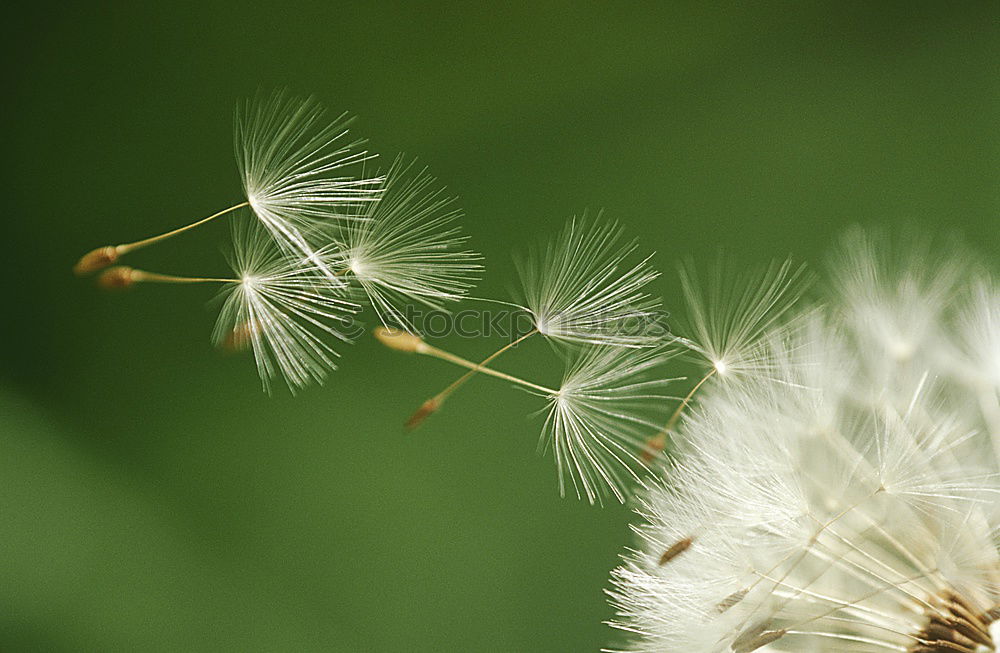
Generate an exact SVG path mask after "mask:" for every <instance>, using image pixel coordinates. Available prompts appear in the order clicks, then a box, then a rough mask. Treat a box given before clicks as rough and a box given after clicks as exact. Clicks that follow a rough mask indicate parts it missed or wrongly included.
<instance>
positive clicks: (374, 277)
mask: <svg viewBox="0 0 1000 653" xmlns="http://www.w3.org/2000/svg"><path fill="white" fill-rule="evenodd" d="M413 166H414V164H413V163H405V162H404V160H403V158H402V157H399V158H397V159H396V160H395V161H394V162H393V164H392V167H391V168H390V169H389V171H388V173H387V174H386V177H385V179H386V182H385V189H384V190H383V192H382V195H381V197H379V199H378V201H376V202H372V203H370V204H368V206H367V209H366V210H365V211H364V213H362V216H361V217H363V218H364V219H362V220H357V221H351V222H348V223H346V224H344V225H343V226H342V227H341V228H340V229H339V230H338V231H337V239H338V241H339V244H338V245H337V246H336V247H333V248H330V250H329V251H327V252H325V253H324V256H323V258H324V260H327V261H329V265H330V267H331V268H333V269H336V270H344V271H346V272H349V274H350V276H351V277H353V278H354V279H356V280H357V282H358V284H359V285H360V286H361V288H362V289H363V290H364V292H365V294H366V295H367V296H368V299H369V301H370V302H371V305H372V307H373V308H374V309H375V312H376V314H377V315H378V319H379V320H380V321H381V323H382V324H383V325H386V326H389V325H394V326H399V327H402V328H405V329H407V330H410V331H414V330H415V327H414V325H413V324H411V322H410V320H409V319H408V316H407V314H406V306H407V304H408V303H409V302H417V303H419V304H423V305H424V306H428V307H430V308H432V309H436V310H444V309H445V307H446V304H447V303H448V302H453V301H456V300H458V299H461V298H462V296H463V295H465V294H466V293H467V292H468V291H469V289H470V288H472V287H473V285H474V283H475V280H476V276H477V275H478V273H479V272H480V271H481V269H482V266H481V265H479V263H478V261H479V260H480V259H481V258H482V257H481V256H480V255H479V254H477V253H475V252H472V251H469V250H466V249H463V248H464V246H465V242H466V240H467V237H466V236H463V235H462V234H461V231H460V229H459V227H458V226H457V225H456V224H455V223H456V221H457V220H458V219H459V218H460V217H461V215H462V212H461V210H459V209H458V208H457V207H456V206H455V202H454V199H453V198H451V197H448V196H447V195H446V194H445V191H444V189H443V188H442V187H441V186H439V185H438V184H437V181H436V180H435V179H434V177H432V176H430V175H429V174H427V171H426V169H417V170H411V169H412V168H413Z"/></svg>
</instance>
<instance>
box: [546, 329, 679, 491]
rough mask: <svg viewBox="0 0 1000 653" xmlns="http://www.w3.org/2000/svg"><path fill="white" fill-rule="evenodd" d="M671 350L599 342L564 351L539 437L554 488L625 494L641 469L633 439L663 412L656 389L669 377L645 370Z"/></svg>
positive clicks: (662, 398) (639, 438)
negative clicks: (550, 459) (552, 465)
mask: <svg viewBox="0 0 1000 653" xmlns="http://www.w3.org/2000/svg"><path fill="white" fill-rule="evenodd" d="M672 353H673V352H671V351H669V350H666V349H663V348H645V349H636V348H629V347H607V346H591V347H588V348H586V349H584V350H583V351H580V352H576V351H574V352H572V353H571V359H570V362H569V365H568V367H567V371H566V374H565V376H564V377H563V382H562V384H561V385H560V387H559V390H558V391H557V392H552V393H549V394H548V395H547V399H548V402H549V404H548V409H547V410H548V415H547V417H546V420H545V425H544V427H543V429H542V440H541V446H542V448H548V447H551V448H552V451H553V453H554V455H555V459H556V465H557V467H558V470H559V489H560V492H561V493H562V494H565V493H566V490H567V487H568V486H572V487H573V489H574V491H575V493H576V495H577V496H578V497H580V498H584V497H585V498H586V499H587V500H588V501H589V502H590V503H594V502H595V501H599V500H600V499H601V497H602V496H604V495H605V494H610V495H612V496H614V497H615V498H616V499H618V500H619V501H624V500H625V496H626V494H627V488H628V487H629V485H630V484H631V482H635V481H638V480H639V479H640V476H639V471H640V470H642V469H643V468H644V467H645V465H644V463H643V461H642V460H641V459H640V458H639V457H638V456H637V454H636V452H637V451H638V445H639V444H641V443H642V442H643V440H644V439H645V438H646V437H647V435H648V433H649V432H650V430H651V429H653V428H656V425H657V424H658V423H659V420H660V419H661V418H662V416H663V415H665V413H666V410H667V400H668V399H669V396H667V395H666V394H664V392H663V389H664V388H665V386H666V385H667V384H669V383H670V382H671V381H675V380H676V379H664V378H656V377H655V375H654V374H653V372H654V370H655V369H656V368H657V367H659V366H660V365H662V364H663V363H664V362H666V360H668V359H669V357H670V356H671V355H672Z"/></svg>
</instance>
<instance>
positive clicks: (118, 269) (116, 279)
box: [97, 265, 136, 290]
mask: <svg viewBox="0 0 1000 653" xmlns="http://www.w3.org/2000/svg"><path fill="white" fill-rule="evenodd" d="M135 272H136V271H135V270H134V269H133V268H130V267H128V266H127V265H117V266H115V267H113V268H109V269H107V270H105V271H104V272H102V273H101V276H99V277H97V285H99V286H100V287H101V288H104V289H105V290H124V289H126V288H129V287H131V286H132V284H134V283H135V281H136V275H135Z"/></svg>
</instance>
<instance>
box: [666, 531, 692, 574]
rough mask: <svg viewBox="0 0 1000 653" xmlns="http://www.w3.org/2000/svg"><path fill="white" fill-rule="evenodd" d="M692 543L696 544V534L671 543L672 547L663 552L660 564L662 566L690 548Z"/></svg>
mask: <svg viewBox="0 0 1000 653" xmlns="http://www.w3.org/2000/svg"><path fill="white" fill-rule="evenodd" d="M692 544H694V536H691V537H685V538H684V539H683V540H678V541H677V542H674V543H673V544H671V545H670V547H669V548H668V549H667V550H666V551H664V552H663V555H661V556H660V566H661V567H662V566H663V565H665V564H667V563H668V562H670V561H671V560H673V559H674V558H676V557H677V556H679V555H680V554H682V553H684V552H685V551H687V550H688V549H690V548H691V545H692Z"/></svg>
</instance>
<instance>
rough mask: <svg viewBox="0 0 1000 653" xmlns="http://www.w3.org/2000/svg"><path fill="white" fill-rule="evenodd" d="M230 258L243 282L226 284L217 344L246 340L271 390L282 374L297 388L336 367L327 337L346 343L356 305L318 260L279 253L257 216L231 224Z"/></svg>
mask: <svg viewBox="0 0 1000 653" xmlns="http://www.w3.org/2000/svg"><path fill="white" fill-rule="evenodd" d="M230 264H231V266H232V268H233V271H234V272H235V274H236V278H237V280H238V283H232V284H227V285H226V286H225V287H224V288H223V290H222V297H223V305H222V309H221V311H220V314H219V319H218V322H217V324H216V327H215V332H214V335H213V339H214V340H215V342H216V343H217V344H219V345H228V346H233V345H235V346H236V348H242V347H245V346H249V348H250V349H252V350H253V353H254V359H255V360H256V363H257V371H258V373H259V374H260V378H261V381H262V383H263V386H264V390H265V391H267V392H270V390H271V381H272V379H274V378H275V377H279V376H280V377H282V378H284V380H285V382H286V383H287V384H288V387H289V388H290V389H291V390H292V391H293V392H294V391H295V390H296V389H298V388H301V387H304V386H305V385H308V384H309V383H311V382H317V383H319V382H322V381H323V379H324V378H325V376H326V374H327V372H328V371H330V370H332V369H335V368H336V357H337V353H336V351H335V350H334V349H333V348H332V346H331V345H330V344H329V341H330V340H331V339H333V340H339V341H342V342H347V340H348V339H347V337H346V336H345V335H344V329H345V327H346V326H347V325H348V324H349V321H350V318H351V315H352V314H353V313H355V312H357V311H358V310H359V307H358V306H357V305H356V304H354V303H353V302H350V301H348V300H346V299H345V297H344V291H343V289H342V288H340V287H338V286H336V285H332V284H330V283H329V282H328V279H327V278H326V276H325V274H324V273H323V270H321V269H320V268H319V266H317V265H316V264H314V263H313V262H312V261H311V260H309V259H303V258H302V257H301V256H298V257H296V256H289V255H288V254H286V253H284V252H282V251H281V250H280V249H278V248H277V247H276V246H275V244H274V241H273V239H271V237H270V235H269V234H268V233H267V232H266V231H265V230H264V229H263V228H261V227H260V226H258V225H256V224H255V223H254V222H253V221H250V220H237V221H236V222H234V223H233V253H232V256H231V259H230Z"/></svg>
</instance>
